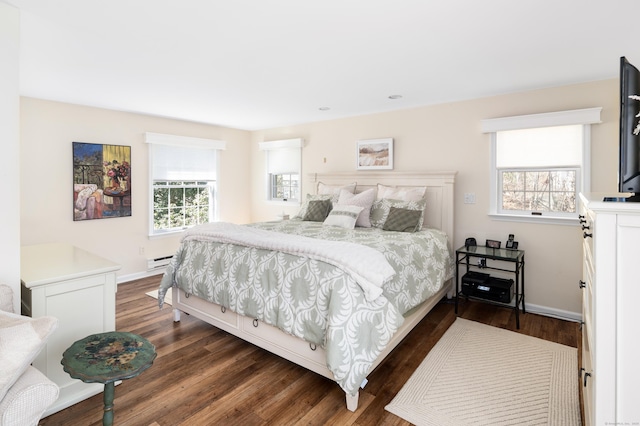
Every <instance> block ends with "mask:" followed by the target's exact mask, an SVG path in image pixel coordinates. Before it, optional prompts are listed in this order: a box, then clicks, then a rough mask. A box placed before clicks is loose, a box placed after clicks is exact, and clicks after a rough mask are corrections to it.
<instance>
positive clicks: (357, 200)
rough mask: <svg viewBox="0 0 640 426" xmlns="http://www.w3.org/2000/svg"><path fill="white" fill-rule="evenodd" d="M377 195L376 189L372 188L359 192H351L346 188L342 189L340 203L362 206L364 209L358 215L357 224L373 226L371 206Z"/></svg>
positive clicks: (365, 226)
mask: <svg viewBox="0 0 640 426" xmlns="http://www.w3.org/2000/svg"><path fill="white" fill-rule="evenodd" d="M375 197H376V191H375V190H374V189H373V188H371V189H367V190H366V191H362V192H361V193H359V194H351V193H349V192H347V191H345V190H342V191H340V198H339V199H338V204H347V205H351V206H358V207H362V211H361V212H360V214H359V215H358V220H357V221H356V226H361V227H363V228H371V221H370V220H369V215H370V214H371V206H372V205H373V201H374V199H375Z"/></svg>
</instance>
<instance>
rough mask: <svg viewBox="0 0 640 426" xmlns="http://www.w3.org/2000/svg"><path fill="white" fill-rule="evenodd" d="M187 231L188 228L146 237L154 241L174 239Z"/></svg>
mask: <svg viewBox="0 0 640 426" xmlns="http://www.w3.org/2000/svg"><path fill="white" fill-rule="evenodd" d="M187 229H189V228H184V229H176V230H175V231H166V232H159V233H157V234H149V235H148V237H149V239H150V240H155V239H158V238H166V237H175V236H177V235H180V234H182V233H183V232H184V231H186V230H187Z"/></svg>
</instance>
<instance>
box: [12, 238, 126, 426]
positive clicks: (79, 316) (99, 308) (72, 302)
mask: <svg viewBox="0 0 640 426" xmlns="http://www.w3.org/2000/svg"><path fill="white" fill-rule="evenodd" d="M20 263H21V266H20V274H21V279H22V291H21V293H22V297H21V299H22V314H23V315H29V316H32V317H40V316H44V315H49V316H53V317H56V318H58V329H57V330H56V331H54V333H53V334H52V335H51V337H50V338H49V341H48V342H47V345H46V347H45V348H44V349H43V350H42V351H41V352H40V355H38V357H37V358H36V360H35V361H34V362H33V365H34V367H36V368H37V369H38V370H40V371H41V372H42V373H44V374H45V375H46V376H47V377H48V378H49V379H51V380H52V381H53V382H55V383H56V384H57V385H58V386H59V387H60V396H59V398H58V400H57V401H56V402H55V403H54V404H53V405H52V406H51V407H49V409H48V410H47V411H46V412H45V416H47V415H49V414H52V413H55V412H57V411H60V410H62V409H64V408H67V407H69V406H70V405H73V404H75V403H77V402H79V401H82V400H84V399H86V398H89V397H91V396H93V395H96V394H98V393H100V392H102V390H103V388H104V386H103V385H102V384H99V383H90V384H87V383H83V382H81V381H80V380H77V379H72V378H71V377H70V376H69V375H68V374H67V373H65V372H64V371H63V369H62V365H61V364H60V360H62V353H63V352H64V351H65V350H66V349H67V348H68V347H69V346H71V344H72V343H73V342H75V341H76V340H80V339H82V338H84V337H86V336H88V335H90V334H93V333H101V332H104V331H114V330H115V328H116V306H115V294H116V272H115V271H117V270H118V269H120V265H118V264H116V263H113V262H111V261H109V260H107V259H104V258H102V257H99V256H96V255H94V254H91V253H89V252H87V251H85V250H82V249H79V248H77V247H74V246H72V245H69V244H42V245H33V246H23V247H22V248H21V260H20Z"/></svg>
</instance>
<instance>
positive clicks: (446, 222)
mask: <svg viewBox="0 0 640 426" xmlns="http://www.w3.org/2000/svg"><path fill="white" fill-rule="evenodd" d="M456 173H457V172H449V171H446V172H394V171H384V172H346V173H310V174H309V175H308V179H307V181H308V182H306V183H307V184H308V186H305V188H307V190H306V191H307V192H311V193H314V194H315V192H316V189H317V186H318V182H322V183H325V184H327V185H340V184H342V185H346V184H349V183H352V182H356V184H357V186H356V193H358V192H362V191H364V190H366V189H369V188H377V185H378V184H379V183H380V184H383V185H388V186H426V187H427V192H426V194H425V198H426V199H427V206H426V210H425V221H424V223H425V225H426V226H428V227H430V228H437V229H441V230H443V231H445V232H446V233H447V235H448V236H449V246H450V247H449V248H451V249H452V247H451V246H452V244H453V241H454V239H453V237H454V235H453V230H454V228H453V197H454V183H455V176H456Z"/></svg>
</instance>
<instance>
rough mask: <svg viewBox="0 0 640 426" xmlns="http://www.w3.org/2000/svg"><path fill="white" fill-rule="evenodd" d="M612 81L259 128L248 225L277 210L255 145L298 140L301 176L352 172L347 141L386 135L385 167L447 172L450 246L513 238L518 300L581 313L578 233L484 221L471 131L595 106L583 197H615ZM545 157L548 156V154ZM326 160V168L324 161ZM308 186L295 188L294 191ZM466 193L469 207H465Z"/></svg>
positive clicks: (478, 140) (484, 153)
mask: <svg viewBox="0 0 640 426" xmlns="http://www.w3.org/2000/svg"><path fill="white" fill-rule="evenodd" d="M618 96H619V95H618V80H617V79H614V80H606V81H599V82H594V83H589V84H581V85H573V86H565V87H559V88H551V89H545V90H537V91H532V92H526V93H519V94H510V95H504V96H496V97H491V98H483V99H475V100H469V101H464V102H456V103H451V104H445V105H436V106H428V107H422V108H415V109H408V110H403V111H396V112H389V113H382V114H374V115H367V116H361V117H353V118H348V119H341V120H331V121H324V122H317V123H309V124H304V125H299V126H292V127H287V128H276V129H268V130H264V131H260V132H253V134H252V149H251V152H252V154H253V158H252V168H253V170H254V174H253V175H252V182H253V193H252V202H251V211H252V218H251V219H252V221H262V220H273V219H275V218H276V216H277V215H278V214H279V213H281V212H282V211H283V210H285V211H287V212H288V213H291V214H293V213H295V211H296V208H293V207H289V208H283V207H282V206H280V205H274V204H269V203H267V202H265V201H264V200H265V190H264V188H265V182H264V157H263V155H264V154H263V153H262V152H260V151H258V149H257V143H258V142H262V141H270V140H278V139H287V138H294V137H301V138H304V139H305V142H306V145H305V148H304V149H303V163H302V164H303V165H302V167H303V174H306V173H312V172H329V171H352V170H354V169H355V142H356V141H357V140H359V139H371V138H383V137H392V138H394V169H395V170H398V171H416V170H456V171H458V175H457V179H456V195H455V241H454V246H456V247H458V246H461V245H462V244H463V241H464V239H465V238H466V237H470V236H473V237H476V238H478V240H479V241H484V239H486V238H492V239H497V240H501V241H505V240H506V238H507V235H508V234H510V233H512V234H515V236H516V240H517V241H518V242H519V244H520V248H522V249H524V250H526V296H527V298H526V300H527V305H528V306H529V305H531V307H532V308H533V309H541V310H543V311H545V312H547V313H551V314H557V315H560V316H565V317H572V318H578V317H579V316H580V312H581V294H580V291H579V290H578V280H579V279H580V278H581V274H582V272H581V271H582V267H581V245H580V244H581V239H580V232H579V230H578V228H577V226H566V225H564V226H563V225H542V224H529V223H515V222H504V221H496V220H492V219H490V218H489V217H488V216H487V213H488V211H489V162H490V137H489V135H485V134H482V133H481V131H480V122H481V120H483V119H486V118H497V117H507V116H514V115H523V114H535V113H542V112H551V111H562V110H570V109H579V108H588V107H598V106H601V107H603V111H602V120H603V123H602V124H598V125H594V126H592V173H591V176H592V179H591V181H592V185H591V186H592V188H591V189H592V191H612V192H615V190H616V179H617V153H618V142H617V140H618V122H617V120H618V108H619V107H618ZM551 155H552V153H551ZM324 158H326V163H325V162H324ZM307 192H312V188H308V187H307V188H303V193H307ZM464 193H475V194H476V204H464V203H463V195H464Z"/></svg>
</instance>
